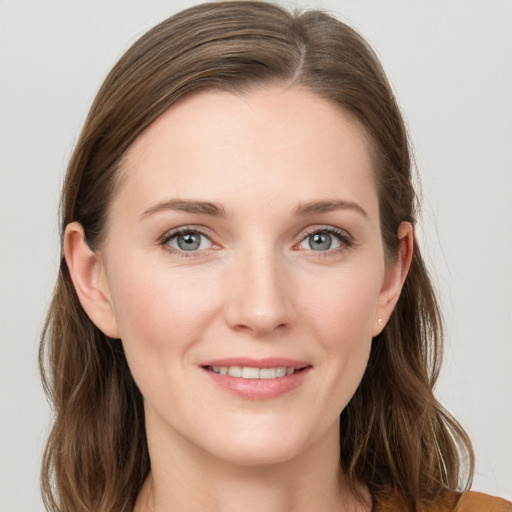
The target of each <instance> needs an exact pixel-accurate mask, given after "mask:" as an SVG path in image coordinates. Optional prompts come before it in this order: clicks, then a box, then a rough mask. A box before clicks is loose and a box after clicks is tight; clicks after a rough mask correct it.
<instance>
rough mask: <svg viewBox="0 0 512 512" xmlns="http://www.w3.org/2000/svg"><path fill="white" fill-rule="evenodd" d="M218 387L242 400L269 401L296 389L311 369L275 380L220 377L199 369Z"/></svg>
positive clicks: (217, 374) (204, 369)
mask: <svg viewBox="0 0 512 512" xmlns="http://www.w3.org/2000/svg"><path fill="white" fill-rule="evenodd" d="M201 369H202V370H203V371H204V372H205V373H206V374H207V375H208V377H210V379H212V380H213V382H215V384H217V385H218V386H220V387H221V388H223V389H225V390H226V391H228V392H229V393H232V394H233V395H235V396H237V397H239V398H243V399H244V400H269V399H271V398H276V397H278V396H281V395H284V394H286V393H289V392H290V391H292V390H294V389H297V388H298V387H299V386H300V385H301V384H302V383H303V382H304V380H305V379H306V377H307V375H308V374H309V371H310V370H311V367H307V368H304V369H302V370H300V371H298V372H295V373H293V374H292V375H286V376H285V377H277V378H275V379H243V378H241V377H231V375H221V374H220V373H215V372H212V371H211V370H207V369H206V368H201Z"/></svg>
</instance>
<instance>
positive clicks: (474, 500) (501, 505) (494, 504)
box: [455, 491, 512, 512]
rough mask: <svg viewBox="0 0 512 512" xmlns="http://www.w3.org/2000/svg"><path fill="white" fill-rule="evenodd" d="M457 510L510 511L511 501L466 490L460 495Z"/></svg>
mask: <svg viewBox="0 0 512 512" xmlns="http://www.w3.org/2000/svg"><path fill="white" fill-rule="evenodd" d="M455 510H456V511H457V512H512V503H511V502H510V501H507V500H504V499H502V498H496V497H495V496H489V495H488V494H483V493H481V492H474V491H466V492H465V493H463V494H462V496H461V497H460V500H459V503H458V505H457V508H456V509H455Z"/></svg>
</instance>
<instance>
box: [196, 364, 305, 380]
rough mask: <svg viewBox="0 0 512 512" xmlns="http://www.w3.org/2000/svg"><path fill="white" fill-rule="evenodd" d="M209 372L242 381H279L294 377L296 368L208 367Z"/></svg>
mask: <svg viewBox="0 0 512 512" xmlns="http://www.w3.org/2000/svg"><path fill="white" fill-rule="evenodd" d="M206 369H207V370H210V371H212V372H214V373H218V374H220V375H229V376H230V377H239V378H242V379H278V378H281V377H286V376H287V375H293V374H294V373H295V372H296V371H299V370H298V369H296V368H287V367H286V366H279V367H276V368H253V367H250V366H207V367H206Z"/></svg>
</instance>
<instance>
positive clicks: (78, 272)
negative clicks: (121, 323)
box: [64, 222, 120, 338]
mask: <svg viewBox="0 0 512 512" xmlns="http://www.w3.org/2000/svg"><path fill="white" fill-rule="evenodd" d="M64 257H65V259H66V264H67V266H68V269H69V273H70V275H71V280H72V281H73V285H74V287H75V290H76V293H77V295H78V299H79V300H80V304H81V305H82V307H83V308H84V310H85V312H86V313H87V315H88V316H89V318H90V319H91V321H92V322H93V323H94V324H95V325H96V327H98V329H100V330H101V331H102V332H103V333H104V334H106V335H107V336H109V337H111V338H119V337H120V336H119V330H118V327H117V322H116V319H115V315H114V310H113V307H112V301H111V298H110V293H109V289H108V284H107V282H106V279H105V274H104V267H103V263H102V260H101V258H100V256H99V255H97V254H96V253H95V252H94V251H93V250H92V249H91V248H90V247H89V246H88V245H87V242H86V241H85V234H84V229H83V227H82V225H81V224H80V223H78V222H71V223H70V224H68V225H67V226H66V231H65V233H64Z"/></svg>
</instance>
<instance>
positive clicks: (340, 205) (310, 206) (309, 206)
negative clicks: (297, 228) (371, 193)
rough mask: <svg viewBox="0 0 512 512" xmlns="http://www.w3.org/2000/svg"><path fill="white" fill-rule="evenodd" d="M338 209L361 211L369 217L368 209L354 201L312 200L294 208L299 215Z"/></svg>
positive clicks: (303, 215) (295, 213) (364, 215)
mask: <svg viewBox="0 0 512 512" xmlns="http://www.w3.org/2000/svg"><path fill="white" fill-rule="evenodd" d="M336 210H354V211H356V212H358V213H360V214H361V215H362V216H363V217H368V214H367V213H366V211H365V210H364V209H363V208H362V207H361V206H359V205H358V204H357V203H354V202H352V201H340V200H336V199H334V200H329V201H310V202H308V203H300V204H299V205H298V206H297V207H296V208H294V210H293V213H294V215H297V216H299V217H305V216H307V215H314V214H316V213H328V212H333V211H336Z"/></svg>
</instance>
